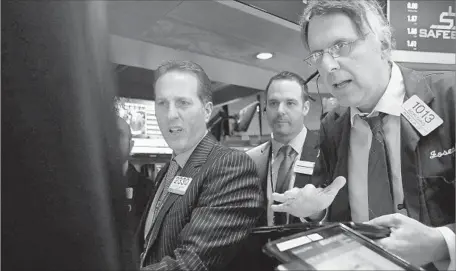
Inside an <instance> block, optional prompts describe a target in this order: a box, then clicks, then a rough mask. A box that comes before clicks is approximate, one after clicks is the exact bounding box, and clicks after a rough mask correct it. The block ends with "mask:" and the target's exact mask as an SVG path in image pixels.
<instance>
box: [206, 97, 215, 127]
mask: <svg viewBox="0 0 456 271" xmlns="http://www.w3.org/2000/svg"><path fill="white" fill-rule="evenodd" d="M213 109H214V105H213V104H212V102H207V103H206V104H205V105H204V113H205V115H206V116H205V121H206V123H208V122H209V120H210V118H211V115H212V110H213Z"/></svg>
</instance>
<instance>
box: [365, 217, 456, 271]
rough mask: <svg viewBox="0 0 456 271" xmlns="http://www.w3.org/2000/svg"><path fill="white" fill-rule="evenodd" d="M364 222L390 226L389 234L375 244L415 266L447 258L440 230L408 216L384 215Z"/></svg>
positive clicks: (446, 249)
mask: <svg viewBox="0 0 456 271" xmlns="http://www.w3.org/2000/svg"><path fill="white" fill-rule="evenodd" d="M366 224H371V225H377V226H383V227H388V228H390V229H391V235H390V236H389V237H386V238H383V239H380V240H377V241H376V242H377V244H379V245H380V246H382V247H383V248H385V249H386V250H388V251H390V252H391V253H394V254H396V255H398V256H399V257H401V258H403V259H404V260H406V261H408V262H410V263H412V264H414V265H416V266H422V265H424V264H427V263H430V262H435V261H439V260H443V259H449V254H448V248H447V245H446V242H445V239H444V237H443V235H442V234H441V233H440V231H439V230H438V229H436V228H432V227H428V226H426V225H424V224H422V223H420V222H418V221H416V220H414V219H412V218H410V217H407V216H404V215H401V214H391V215H384V216H380V217H377V218H374V219H372V220H370V221H369V222H366Z"/></svg>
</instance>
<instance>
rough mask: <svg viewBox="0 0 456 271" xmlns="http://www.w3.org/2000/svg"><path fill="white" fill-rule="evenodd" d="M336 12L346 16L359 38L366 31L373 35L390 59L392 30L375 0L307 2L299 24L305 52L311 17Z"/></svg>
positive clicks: (392, 42)
mask: <svg viewBox="0 0 456 271" xmlns="http://www.w3.org/2000/svg"><path fill="white" fill-rule="evenodd" d="M338 12H340V13H344V14H346V15H347V16H348V17H349V18H350V19H351V20H352V22H353V23H354V24H355V26H356V30H357V32H358V35H359V36H362V35H365V34H366V33H365V32H366V31H371V32H372V33H374V34H375V37H376V39H377V40H378V41H379V42H380V43H381V44H382V47H383V49H385V50H386V52H387V56H388V57H390V55H391V50H392V48H394V45H395V42H394V39H393V38H392V28H391V26H390V24H389V22H388V19H387V18H386V16H385V14H384V13H383V9H382V7H381V6H380V3H379V2H378V1H377V0H311V1H309V3H308V4H307V6H306V7H305V8H304V12H303V14H302V16H301V19H300V22H299V24H300V27H301V39H302V41H303V43H304V46H305V47H306V49H307V50H309V37H308V33H309V23H310V20H311V19H312V17H314V16H319V15H325V14H330V13H338Z"/></svg>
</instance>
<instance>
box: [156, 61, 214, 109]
mask: <svg viewBox="0 0 456 271" xmlns="http://www.w3.org/2000/svg"><path fill="white" fill-rule="evenodd" d="M172 71H180V72H188V73H191V74H193V75H194V76H195V77H196V80H197V81H198V97H199V98H200V100H201V102H203V104H205V103H207V102H212V83H211V80H209V77H208V76H207V74H206V72H205V71H204V70H203V68H202V67H201V66H200V65H198V64H196V63H194V62H192V61H186V60H170V61H167V62H165V63H163V64H161V65H160V66H159V67H158V68H157V70H156V72H155V82H154V86H155V84H156V83H157V80H158V79H159V78H160V77H161V76H163V75H165V74H167V73H169V72H172Z"/></svg>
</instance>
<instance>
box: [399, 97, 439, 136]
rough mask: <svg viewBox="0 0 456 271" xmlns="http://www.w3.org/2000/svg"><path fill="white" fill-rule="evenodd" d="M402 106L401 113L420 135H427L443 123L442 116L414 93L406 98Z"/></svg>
mask: <svg viewBox="0 0 456 271" xmlns="http://www.w3.org/2000/svg"><path fill="white" fill-rule="evenodd" d="M402 108H403V111H402V115H403V116H404V117H405V118H406V119H407V120H408V121H409V122H410V124H412V125H413V127H415V129H416V130H418V132H420V134H421V135H422V136H427V135H428V134H429V133H430V132H432V131H434V130H435V129H436V128H437V127H439V126H440V125H442V123H443V120H442V118H440V116H439V115H437V113H435V112H434V110H432V109H431V108H430V107H429V106H428V105H427V104H426V103H425V102H423V100H421V99H420V98H419V97H418V96H416V95H413V96H412V97H411V98H410V99H408V100H407V101H406V102H405V103H404V104H403V105H402Z"/></svg>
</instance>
